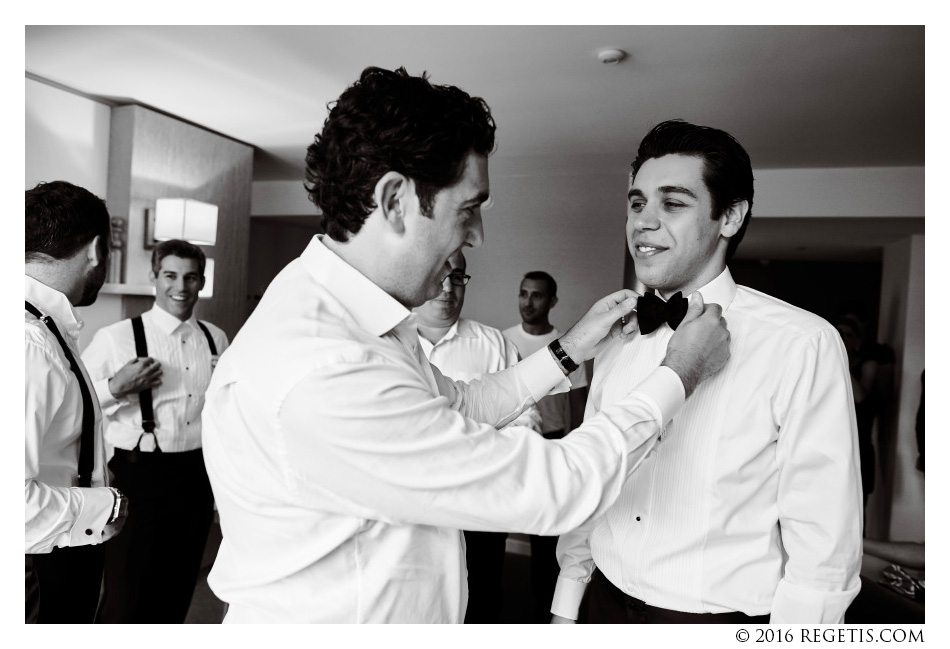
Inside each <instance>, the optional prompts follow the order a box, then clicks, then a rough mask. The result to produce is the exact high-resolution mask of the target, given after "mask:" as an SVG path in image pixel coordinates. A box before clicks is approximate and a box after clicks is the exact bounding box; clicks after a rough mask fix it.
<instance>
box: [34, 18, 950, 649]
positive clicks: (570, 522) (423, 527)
mask: <svg viewBox="0 0 950 649" xmlns="http://www.w3.org/2000/svg"><path fill="white" fill-rule="evenodd" d="M671 9H672V8H671ZM628 13H629V12H628ZM673 13H674V18H675V13H676V12H675V10H674V11H673ZM625 15H626V14H625ZM433 18H435V19H436V20H438V17H436V16H434V17H433ZM686 18H687V16H686V15H683V16H681V20H670V22H683V23H688V22H692V21H691V20H686ZM368 20H369V17H367V21H368ZM893 22H895V23H896V22H897V21H893ZM915 23H916V20H915V16H914V14H913V12H910V13H909V14H908V16H907V22H906V23H905V24H793V25H777V24H772V25H767V24H762V25H756V24H733V25H728V24H721V25H690V24H680V25H675V24H666V25H648V24H626V25H607V24H592V25H586V24H573V25H570V24H567V25H561V24H550V25H531V24H525V25H513V24H512V25H489V24H486V25H464V24H454V25H450V24H444V25H439V24H378V25H353V24H350V25H306V24H300V25H297V24H278V25H266V24H260V25H244V24H238V25H186V24H168V25H118V24H117V25H106V24H99V25H96V24H91V25H79V24H75V25H69V24H60V25H40V24H26V25H24V44H25V50H24V51H25V56H24V62H25V91H24V106H25V115H24V116H25V127H24V128H25V131H24V140H25V174H24V175H25V191H26V225H25V240H26V258H25V263H26V272H25V275H26V277H25V282H26V284H25V296H26V307H25V329H26V356H25V383H24V394H25V400H26V419H25V429H24V437H25V447H26V473H25V491H26V509H25V512H26V546H25V564H26V612H25V615H26V617H25V621H26V623H27V624H60V623H81V624H85V623H89V624H92V623H95V624H148V625H156V624H161V625H181V624H203V625H213V624H222V623H223V624H281V625H297V624H306V623H321V624H347V625H352V624H369V625H378V624H414V625H446V624H466V625H483V626H482V627H481V628H482V633H485V632H486V631H485V629H484V625H494V628H495V630H494V631H490V632H488V633H490V635H486V636H478V637H485V638H489V637H491V638H497V639H499V640H500V641H504V640H503V639H504V638H505V637H506V634H507V633H508V632H507V631H503V630H500V629H501V627H498V625H534V624H588V625H589V624H640V625H644V624H645V625H657V624H659V625H675V628H676V629H680V628H684V629H685V628H686V627H685V625H693V624H708V625H727V628H726V629H725V630H723V631H719V630H718V627H712V628H709V629H706V630H705V631H703V632H702V634H699V635H684V636H681V638H682V642H683V643H684V644H685V643H687V642H689V643H696V642H703V638H706V637H709V638H710V640H709V644H711V645H712V646H720V643H721V646H741V644H743V643H745V642H753V643H756V642H758V643H762V642H786V643H802V644H804V643H813V642H838V643H841V642H848V643H854V642H862V643H863V642H899V643H918V642H919V643H922V642H924V641H925V640H930V641H932V642H933V641H935V640H934V639H933V638H931V637H930V636H929V635H925V632H929V631H930V630H931V628H932V627H933V626H934V625H939V622H940V620H939V619H938V616H939V615H940V607H939V606H938V607H937V608H936V609H934V610H931V611H930V612H929V616H927V618H926V619H927V620H929V621H930V622H931V625H930V626H928V627H926V629H925V627H924V623H925V583H926V580H925V545H926V543H925V529H929V531H930V533H931V536H936V538H937V539H939V538H940V537H939V531H938V530H939V527H938V526H939V525H941V524H942V523H941V518H942V517H941V515H940V513H939V509H940V508H939V507H936V508H931V511H932V513H933V515H934V516H936V517H937V518H933V519H931V520H930V521H927V522H928V523H930V526H929V527H926V528H925V518H926V517H925V500H926V499H925V479H924V448H925V438H926V435H925V416H924V392H925V390H924V385H925V383H924V374H925V366H926V362H925V352H924V349H925V347H924V321H925V317H924V316H925V305H924V302H925V282H924V277H925V227H924V213H925V203H926V201H925V180H926V174H925V152H926V150H927V149H928V146H927V145H928V139H927V133H926V126H927V121H926V119H925V118H926V117H930V118H931V120H932V121H934V122H935V121H936V120H938V119H940V117H939V113H941V112H942V113H945V112H946V111H945V108H944V107H942V106H940V105H939V104H937V103H933V104H928V103H927V101H926V100H927V90H932V88H930V87H929V86H928V84H927V83H926V82H927V74H926V73H928V72H932V69H929V68H936V66H937V62H936V61H935V60H933V59H932V58H931V57H930V56H928V54H929V47H930V45H931V44H932V40H933V39H937V38H939V37H941V35H940V32H938V31H934V30H932V29H931V27H930V26H929V25H924V24H920V23H916V24H915ZM927 64H929V66H928V65H927ZM928 108H930V110H928ZM934 128H938V127H937V126H935V127H934ZM930 152H931V161H934V160H938V159H939V158H941V157H942V153H941V151H940V150H939V148H938V147H937V146H932V147H931V148H930ZM943 184H944V183H943V181H941V180H940V179H939V177H935V176H932V177H931V182H930V183H929V184H927V185H928V188H929V189H930V192H931V195H932V197H933V196H934V195H939V193H940V192H941V191H942V185H943ZM934 204H936V201H934ZM937 255H939V252H937ZM934 297H935V298H936V299H937V300H939V298H938V297H937V296H936V295H935V296H934ZM935 303H936V302H935ZM931 355H933V353H932V354H931ZM940 380H941V379H940V377H939V376H938V381H940ZM940 385H941V384H939V383H938V390H939V388H940ZM939 394H940V393H939V392H938V395H939ZM934 436H937V437H938V438H939V437H942V433H941V431H939V430H938V431H936V432H934V431H931V437H934ZM939 441H940V440H939V439H938V443H939ZM939 448H940V446H938V452H939ZM938 478H939V476H938ZM932 486H933V485H932ZM931 491H933V489H931ZM937 497H938V498H939V495H938V496H937ZM935 502H939V501H935ZM936 584H937V586H936V588H937V589H938V590H937V592H939V591H940V589H941V588H942V586H941V583H940V581H937V582H936ZM933 606H934V603H931V608H933ZM504 628H506V629H507V628H512V627H510V626H506V627H504ZM669 628H674V627H672V626H670V627H669ZM690 628H691V627H690ZM617 629H618V628H617V627H614V628H613V631H612V632H611V633H612V635H611V637H622V636H617V635H616V634H617V633H621V632H622V631H618V630H617ZM512 632H513V631H512ZM526 633H527V632H525V631H521V632H520V633H519V634H518V635H517V636H511V637H513V638H514V637H516V638H518V639H519V640H518V641H519V642H521V641H529V638H531V636H529V635H526ZM640 633H644V634H647V633H651V632H648V631H647V630H646V629H644V630H642V631H640V630H637V631H634V632H633V635H631V636H628V639H627V640H626V641H632V642H634V643H636V642H637V641H638V639H642V641H646V642H658V641H663V642H674V641H673V640H670V639H669V638H675V637H679V636H675V635H674V636H669V637H667V636H658V635H655V634H656V630H654V631H653V632H652V635H642V636H641V635H638V634H640ZM684 633H685V631H684ZM551 634H552V636H551V637H554V638H558V639H557V640H556V642H558V643H559V642H571V643H572V644H573V645H576V642H577V640H576V639H574V640H568V636H569V634H568V635H563V637H561V636H562V634H560V633H556V632H555V631H554V630H551ZM29 635H30V634H29V633H27V634H26V636H25V637H27V638H28V637H29ZM532 635H533V633H532ZM130 637H131V636H130ZM343 637H347V636H341V639H340V641H341V642H342V641H343V640H342V638H343ZM356 637H359V636H356ZM373 637H374V638H375V637H376V636H373ZM381 637H382V636H381ZM400 637H404V636H400ZM422 637H423V639H422V640H419V641H418V643H417V644H419V645H421V646H427V645H428V644H430V642H429V641H427V640H425V638H428V637H432V636H428V635H425V636H422ZM438 637H439V638H440V639H442V636H441V635H439V636H438ZM545 637H548V636H545ZM935 637H936V633H934V638H935ZM451 638H452V639H449V638H445V639H442V640H441V641H440V642H439V643H438V644H444V642H445V641H451V642H455V641H456V640H455V636H452V637H451ZM546 641H547V640H546ZM431 643H432V644H436V643H435V642H434V641H432V642H431ZM374 644H375V642H374Z"/></svg>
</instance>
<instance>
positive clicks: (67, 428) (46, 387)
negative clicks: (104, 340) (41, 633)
mask: <svg viewBox="0 0 950 649" xmlns="http://www.w3.org/2000/svg"><path fill="white" fill-rule="evenodd" d="M26 299H27V301H28V302H30V303H31V304H32V305H33V306H35V307H36V308H37V309H39V310H40V312H42V313H43V314H44V315H48V316H50V317H51V318H52V319H53V320H54V321H55V322H56V327H57V329H59V333H60V334H61V335H62V336H63V340H65V341H66V344H67V345H69V349H70V351H71V352H72V354H73V356H74V357H75V359H76V362H77V363H78V365H79V368H80V370H81V371H82V373H83V376H84V377H85V380H86V385H88V386H89V390H90V393H91V392H92V381H90V380H89V375H88V374H86V370H85V368H84V367H83V363H82V360H80V358H79V348H78V345H77V338H78V336H79V331H80V330H81V329H82V321H81V320H79V319H78V318H77V317H76V312H75V311H74V310H73V307H72V305H71V304H70V303H69V300H68V299H67V298H66V296H65V295H63V294H62V293H60V292H59V291H57V290H55V289H52V288H50V287H49V286H46V285H45V284H43V283H42V282H39V281H37V280H35V279H33V278H32V277H29V276H26ZM24 392H25V394H26V427H25V436H26V553H27V554H45V553H48V552H52V550H53V548H59V547H71V546H80V545H92V544H96V543H101V542H102V535H103V530H104V529H105V526H106V523H107V522H108V520H109V517H110V516H111V515H112V509H113V506H114V504H115V497H114V496H113V495H112V492H111V491H110V490H108V489H106V488H104V487H106V486H107V485H108V476H107V475H106V470H105V447H104V445H103V443H102V414H101V412H100V411H99V405H98V404H97V403H96V398H95V394H92V395H91V396H92V406H93V408H95V411H96V415H95V436H94V444H95V448H94V453H93V458H94V460H93V471H92V481H91V486H90V487H78V486H77V485H78V484H79V479H78V478H79V476H78V472H79V441H80V437H81V435H82V410H83V403H82V393H81V392H80V388H79V383H78V381H77V379H76V375H75V374H73V372H72V370H71V369H70V367H69V361H68V360H66V356H65V354H64V353H63V350H62V348H61V347H60V345H59V342H58V341H57V340H56V337H55V336H54V335H53V334H52V332H50V330H49V329H48V328H47V327H46V325H45V324H43V323H42V322H40V321H39V320H38V319H37V318H35V317H34V316H33V315H31V314H30V313H29V312H26V385H25V389H24Z"/></svg>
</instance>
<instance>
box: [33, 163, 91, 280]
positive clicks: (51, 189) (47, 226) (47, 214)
mask: <svg viewBox="0 0 950 649" xmlns="http://www.w3.org/2000/svg"><path fill="white" fill-rule="evenodd" d="M109 220H110V219H109V211H108V210H107V209H106V203H105V201H103V200H102V199H101V198H99V197H98V196H96V195H95V194H93V193H92V192H90V191H89V190H88V189H84V188H82V187H79V186H78V185H73V184H72V183H68V182H66V181H65V180H53V181H51V182H45V183H39V184H38V185H37V186H36V187H34V188H33V189H28V190H26V232H25V234H26V261H28V262H30V261H43V260H44V259H45V260H48V259H50V258H51V259H66V258H69V257H72V256H73V255H74V254H76V253H77V252H78V251H79V250H80V249H81V248H82V247H83V246H85V245H86V244H88V243H89V242H90V241H92V240H93V238H95V237H96V236H99V237H100V239H99V253H100V254H101V255H102V256H103V258H106V257H107V256H108V253H109V239H110V229H109Z"/></svg>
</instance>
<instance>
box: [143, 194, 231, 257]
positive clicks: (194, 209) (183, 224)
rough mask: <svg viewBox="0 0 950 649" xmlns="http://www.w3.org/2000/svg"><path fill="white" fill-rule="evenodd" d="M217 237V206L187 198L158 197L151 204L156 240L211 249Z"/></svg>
mask: <svg viewBox="0 0 950 649" xmlns="http://www.w3.org/2000/svg"><path fill="white" fill-rule="evenodd" d="M217 235H218V206H217V205H212V204H211V203H202V202H201V201H196V200H192V199H190V198H159V199H158V200H156V201H155V232H154V237H155V240H156V241H167V240H168V239H184V240H185V241H190V242H191V243H195V244H200V245H205V246H213V245H214V243H215V241H216V240H217Z"/></svg>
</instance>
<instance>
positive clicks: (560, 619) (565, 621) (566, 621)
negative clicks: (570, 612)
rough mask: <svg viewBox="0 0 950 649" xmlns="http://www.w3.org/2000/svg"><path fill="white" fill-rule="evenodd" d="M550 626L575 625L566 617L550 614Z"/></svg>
mask: <svg viewBox="0 0 950 649" xmlns="http://www.w3.org/2000/svg"><path fill="white" fill-rule="evenodd" d="M551 624H576V622H574V620H572V619H570V618H566V617H561V616H560V615H554V614H553V613H552V614H551Z"/></svg>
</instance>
